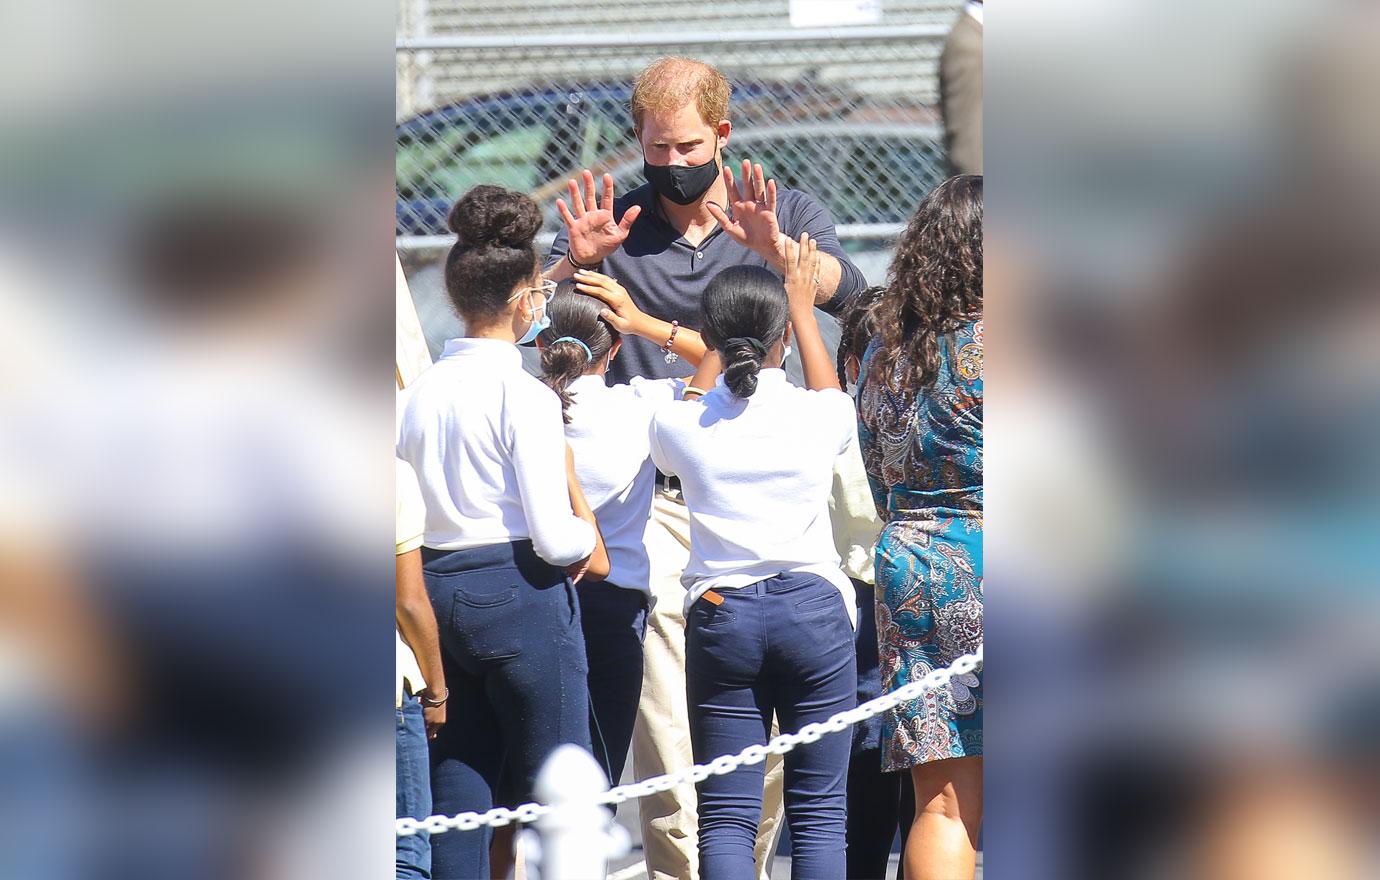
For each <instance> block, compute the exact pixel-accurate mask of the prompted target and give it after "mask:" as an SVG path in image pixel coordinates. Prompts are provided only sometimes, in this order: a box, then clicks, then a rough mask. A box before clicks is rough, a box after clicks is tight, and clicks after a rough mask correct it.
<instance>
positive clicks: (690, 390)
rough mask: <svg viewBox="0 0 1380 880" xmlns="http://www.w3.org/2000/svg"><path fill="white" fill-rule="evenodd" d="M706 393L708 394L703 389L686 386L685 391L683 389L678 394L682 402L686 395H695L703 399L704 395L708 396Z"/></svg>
mask: <svg viewBox="0 0 1380 880" xmlns="http://www.w3.org/2000/svg"><path fill="white" fill-rule="evenodd" d="M708 393H709V392H708V391H705V390H704V389H703V388H696V387H695V386H694V385H686V386H685V389H684V390H683V391H681V393H680V399H681V400H684V399H685V395H687V394H696V395H699V396H700V397H703V396H705V395H706V394H708Z"/></svg>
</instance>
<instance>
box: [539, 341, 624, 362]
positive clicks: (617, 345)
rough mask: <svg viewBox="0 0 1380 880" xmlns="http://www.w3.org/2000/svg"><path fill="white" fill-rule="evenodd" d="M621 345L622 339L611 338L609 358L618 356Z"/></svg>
mask: <svg viewBox="0 0 1380 880" xmlns="http://www.w3.org/2000/svg"><path fill="white" fill-rule="evenodd" d="M540 344H541V343H540V342H539V343H538V345H540ZM622 347H623V340H622V339H615V340H613V345H612V346H611V347H610V348H609V360H613V359H614V358H616V357H618V350H619V349H620V348H622Z"/></svg>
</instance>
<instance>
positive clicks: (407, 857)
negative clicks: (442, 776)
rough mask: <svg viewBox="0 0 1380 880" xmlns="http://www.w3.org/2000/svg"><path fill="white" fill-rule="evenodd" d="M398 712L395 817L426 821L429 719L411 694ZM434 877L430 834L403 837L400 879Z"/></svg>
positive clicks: (399, 841) (427, 813) (423, 833)
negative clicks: (427, 732) (427, 725)
mask: <svg viewBox="0 0 1380 880" xmlns="http://www.w3.org/2000/svg"><path fill="white" fill-rule="evenodd" d="M395 711H396V713H397V727H396V732H395V734H394V740H395V749H394V759H395V762H396V766H397V785H396V791H397V800H398V811H397V813H396V814H395V815H396V817H397V818H399V819H401V818H403V817H404V816H410V817H411V818H413V819H425V818H426V817H427V816H430V815H431V769H430V767H429V766H428V762H427V748H426V719H425V718H423V717H422V702H421V700H419V699H417V698H416V697H414V696H412V695H411V694H404V695H403V704H402V706H401V707H400V708H398V709H396V710H395ZM430 877H431V841H430V835H428V834H427V832H425V831H419V832H417V833H416V834H413V835H411V836H409V837H399V838H398V848H397V880H429V878H430Z"/></svg>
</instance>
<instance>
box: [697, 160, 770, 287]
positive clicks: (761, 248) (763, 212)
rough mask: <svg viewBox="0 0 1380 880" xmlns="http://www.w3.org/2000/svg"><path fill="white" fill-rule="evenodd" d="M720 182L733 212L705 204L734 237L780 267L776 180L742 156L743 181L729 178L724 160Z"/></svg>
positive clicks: (725, 230) (728, 168)
mask: <svg viewBox="0 0 1380 880" xmlns="http://www.w3.org/2000/svg"><path fill="white" fill-rule="evenodd" d="M724 185H725V186H727V187H728V200H729V206H730V207H732V208H733V216H732V217H729V216H728V212H727V211H725V210H724V209H723V208H722V207H721V206H719V205H716V204H714V203H713V202H709V203H708V204H706V205H705V207H706V208H708V209H709V213H710V214H712V215H713V216H714V219H715V220H716V221H718V223H719V225H720V226H722V227H723V228H724V232H727V233H728V234H729V235H730V236H731V237H732V238H733V240H734V241H736V242H738V244H741V245H742V246H743V247H745V248H747V249H748V250H751V251H753V252H755V253H757V254H760V255H761V256H762V257H763V258H764V259H766V260H767V261H768V262H769V263H771V264H772V265H773V266H775V267H777V268H778V269H780V268H782V267H783V266H784V264H785V261H786V242H787V241H789V239H788V238H787V237H786V236H784V235H782V234H781V224H780V223H779V222H778V221H777V217H776V181H775V180H774V179H766V178H765V175H764V174H763V173H762V166H761V165H753V164H752V163H751V162H749V161H747V160H746V159H744V160H743V185H742V188H739V186H738V182H737V181H736V180H734V179H733V169H732V168H730V167H729V166H728V164H727V163H725V164H724Z"/></svg>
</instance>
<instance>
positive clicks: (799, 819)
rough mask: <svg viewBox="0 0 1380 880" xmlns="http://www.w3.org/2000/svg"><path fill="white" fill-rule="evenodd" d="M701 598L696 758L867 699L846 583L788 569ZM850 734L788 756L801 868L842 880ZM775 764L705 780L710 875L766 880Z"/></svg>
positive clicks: (690, 654) (694, 638)
mask: <svg viewBox="0 0 1380 880" xmlns="http://www.w3.org/2000/svg"><path fill="white" fill-rule="evenodd" d="M720 595H721V596H722V597H723V603H722V604H720V605H714V604H712V603H711V602H710V601H709V600H707V599H700V600H699V601H698V602H696V603H695V604H694V606H693V607H692V608H691V609H690V614H689V616H688V617H687V620H686V649H685V650H686V694H687V697H688V698H689V704H690V737H691V744H692V746H693V748H694V753H695V762H696V763H703V762H705V761H709V760H712V759H713V758H716V757H718V756H719V755H729V754H734V753H736V752H739V751H741V750H742V749H744V748H746V747H747V746H749V745H752V744H753V743H764V742H766V741H767V737H768V735H769V732H770V729H771V719H772V713H773V712H775V713H776V715H777V718H778V719H779V720H780V723H781V730H782V732H794V731H797V730H799V729H800V728H801V727H803V726H805V725H806V724H809V723H811V722H814V721H824V720H825V719H827V718H828V717H829V716H830V715H833V714H835V713H837V712H841V711H844V710H846V709H851V708H852V707H853V706H854V705H856V686H857V673H856V661H855V659H854V655H853V628H852V626H851V625H850V624H849V623H848V612H847V610H846V609H845V608H844V604H843V596H842V595H841V594H840V593H839V590H838V588H837V587H835V586H834V585H833V584H831V583H829V582H828V581H826V580H824V579H823V578H820V577H817V576H815V575H806V574H793V573H787V574H782V575H778V576H776V577H772V578H768V579H766V580H763V581H759V582H758V583H755V584H752V585H751V586H748V587H743V588H742V589H737V590H723V591H722V592H721V593H720ZM849 744H850V736H849V734H848V732H847V731H844V732H842V733H832V734H828V735H826V736H824V737H823V738H821V739H820V740H819V741H817V742H814V743H809V744H805V745H799V746H796V747H795V749H794V750H792V751H790V752H788V753H787V754H786V756H785V776H786V778H785V803H786V823H787V826H788V827H789V828H790V832H791V876H792V877H793V878H796V880H824V878H828V880H842V878H843V877H844V871H845V855H844V850H845V846H846V843H845V837H844V826H845V820H846V813H847V809H846V793H845V781H846V777H847V773H848V752H849ZM762 780H763V765H762V764H756V765H753V766H747V767H741V768H739V769H738V770H735V771H734V772H732V773H729V774H727V775H725V776H711V777H709V779H707V780H705V781H704V782H702V783H700V785H699V813H700V827H699V850H700V876H701V877H703V878H704V880H740V878H744V877H755V876H756V866H755V863H754V861H753V857H752V846H753V841H754V839H755V837H756V834H757V823H758V819H759V818H760V816H761V811H762Z"/></svg>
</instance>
